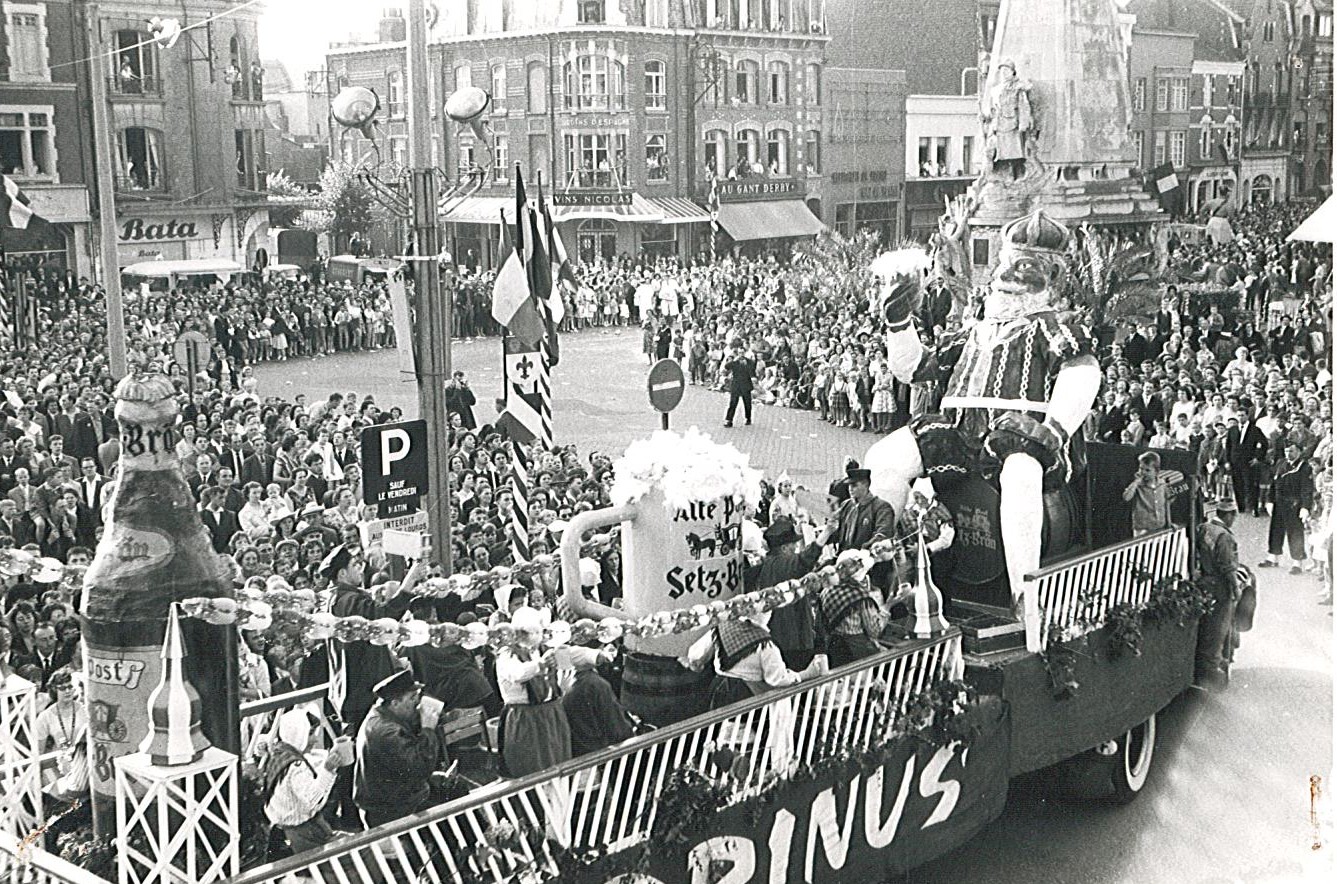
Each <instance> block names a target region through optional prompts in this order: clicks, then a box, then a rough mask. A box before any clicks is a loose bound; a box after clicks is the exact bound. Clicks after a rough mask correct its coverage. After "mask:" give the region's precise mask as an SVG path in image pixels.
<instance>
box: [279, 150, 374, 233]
mask: <svg viewBox="0 0 1337 884" xmlns="http://www.w3.org/2000/svg"><path fill="white" fill-rule="evenodd" d="M375 221H376V219H375V217H374V214H373V203H372V197H371V192H370V191H369V190H368V189H367V186H366V185H365V184H363V183H362V182H361V181H359V180H358V178H357V175H356V174H355V173H354V170H353V167H352V166H350V165H348V164H347V163H331V164H330V165H329V166H328V167H327V168H326V169H325V171H324V172H322V173H321V174H320V192H319V193H318V194H317V195H316V208H315V209H314V210H313V211H306V212H303V213H302V215H301V217H300V218H299V219H298V223H299V225H300V226H301V227H303V228H305V229H306V230H311V231H314V232H317V233H328V234H329V235H330V237H331V239H332V240H333V242H332V246H333V248H334V250H335V251H342V250H344V249H345V248H346V247H347V246H348V243H349V240H351V239H352V238H353V234H355V233H356V234H357V235H358V236H359V237H363V238H365V237H366V236H367V233H368V231H370V230H371V227H372V225H373V224H374V223H375Z"/></svg>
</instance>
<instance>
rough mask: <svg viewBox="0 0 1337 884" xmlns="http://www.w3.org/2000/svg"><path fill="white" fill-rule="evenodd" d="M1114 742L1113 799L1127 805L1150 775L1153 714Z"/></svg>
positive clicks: (1153, 728) (1153, 726) (1152, 755)
mask: <svg viewBox="0 0 1337 884" xmlns="http://www.w3.org/2000/svg"><path fill="white" fill-rule="evenodd" d="M1117 743H1118V750H1117V752H1116V754H1115V758H1114V766H1113V772H1112V774H1111V783H1112V785H1113V786H1114V800H1115V801H1116V802H1117V803H1119V804H1128V803H1129V802H1130V801H1132V800H1133V799H1134V798H1136V797H1137V796H1138V794H1139V793H1140V792H1141V791H1142V788H1143V787H1144V786H1145V785H1146V784H1147V777H1148V776H1150V774H1151V765H1152V760H1153V758H1154V757H1155V754H1156V716H1155V715H1154V714H1153V715H1152V716H1151V717H1150V718H1148V719H1147V720H1146V721H1144V722H1142V723H1141V724H1139V725H1138V726H1136V727H1134V728H1133V729H1132V730H1130V731H1128V733H1126V734H1124V735H1123V736H1122V737H1120V738H1119V739H1118V741H1117Z"/></svg>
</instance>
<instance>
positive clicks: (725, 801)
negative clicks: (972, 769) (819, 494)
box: [460, 681, 980, 884]
mask: <svg viewBox="0 0 1337 884" xmlns="http://www.w3.org/2000/svg"><path fill="white" fill-rule="evenodd" d="M976 699H977V698H976V694H975V690H974V688H972V687H970V686H969V685H967V684H966V683H965V682H962V681H946V682H940V683H938V684H936V685H933V686H932V687H929V688H926V689H925V690H924V691H922V692H920V693H919V694H917V695H915V696H914V697H912V698H911V699H910V700H909V701H908V702H907V703H906V704H905V706H904V708H902V709H900V710H896V709H894V708H893V709H884V710H882V711H881V712H879V713H878V717H877V719H876V720H875V721H874V723H873V731H872V732H873V733H875V734H877V733H880V734H883V735H885V738H884V739H882V740H880V741H878V742H876V743H875V744H874V745H871V746H869V747H867V748H859V747H857V746H850V745H848V744H845V743H842V742H840V741H839V740H837V739H836V737H835V735H831V736H829V737H827V739H826V740H824V741H823V742H822V743H821V744H820V745H819V746H818V747H817V748H816V749H815V751H814V752H813V759H812V761H811V762H810V763H808V764H805V765H803V766H801V767H799V768H798V769H797V770H795V771H794V772H793V774H791V775H790V776H787V777H777V778H775V779H773V780H771V781H770V782H768V783H766V784H765V786H764V787H763V788H762V790H761V791H760V793H759V794H756V795H752V796H749V797H747V798H746V799H744V800H743V801H742V802H738V801H737V800H736V796H737V793H738V791H739V789H740V787H741V785H742V783H743V782H745V781H746V780H747V778H748V775H749V773H750V768H749V763H750V760H749V758H748V757H747V756H746V755H741V754H739V753H736V752H734V751H733V750H731V749H727V748H714V749H710V750H709V751H708V755H707V758H708V762H709V764H708V767H709V768H710V771H709V772H703V771H702V770H699V769H697V768H696V767H695V766H692V765H690V764H689V765H686V766H684V767H683V768H682V769H680V770H678V771H675V772H674V773H673V774H671V775H670V776H669V777H668V778H667V781H666V782H665V784H664V787H663V788H662V789H661V790H660V793H659V797H658V801H657V802H656V805H657V811H656V812H655V818H654V825H653V826H652V828H651V831H650V835H649V837H648V838H646V839H645V841H643V842H642V843H641V844H640V845H638V846H637V847H634V848H631V849H629V850H625V851H621V852H619V853H609V852H608V851H607V850H606V849H605V848H603V847H599V848H593V849H576V848H564V847H560V846H558V845H557V844H556V843H554V842H553V841H551V840H550V839H548V838H547V836H546V834H545V833H544V832H543V831H541V830H540V829H538V828H536V827H534V826H532V825H529V824H526V825H524V826H523V827H516V826H514V825H511V824H510V823H501V824H498V825H496V826H493V827H492V828H491V829H489V830H488V832H487V833H486V837H485V839H484V841H483V843H482V844H480V845H479V846H478V848H476V850H475V853H474V857H473V860H474V861H473V863H470V864H467V865H468V866H470V867H468V868H461V869H460V872H461V875H462V879H463V884H483V882H485V881H491V880H492V878H491V876H490V875H489V874H487V873H485V872H484V871H482V870H483V869H485V868H486V865H487V862H488V861H489V860H492V859H497V860H499V861H502V860H505V863H504V865H505V866H506V867H509V866H511V865H515V866H516V867H515V868H508V871H509V872H510V873H511V874H515V875H525V874H527V875H528V877H529V879H531V880H538V879H539V878H540V877H541V875H540V873H539V870H538V869H537V868H535V867H534V866H533V865H529V866H523V865H521V864H519V859H520V857H522V856H524V855H526V854H529V853H530V852H531V851H532V855H534V856H543V855H544V854H545V853H546V855H547V856H549V857H550V858H551V859H552V861H553V864H554V865H555V866H556V869H557V878H558V879H559V880H565V879H566V878H567V876H572V877H576V876H589V877H591V878H601V879H602V880H611V879H613V878H615V877H617V876H619V875H627V874H632V873H635V872H642V873H643V872H646V871H648V869H649V866H650V859H651V856H652V853H657V854H663V852H664V851H665V850H668V851H673V852H675V853H683V852H685V851H686V850H688V849H690V847H691V846H692V844H694V843H695V842H696V841H697V840H698V838H699V836H701V835H703V834H705V833H707V832H709V831H710V829H711V827H712V826H713V825H714V824H715V821H716V818H717V817H718V815H719V813H720V812H721V811H723V810H725V809H726V808H730V807H738V808H741V809H742V811H743V812H744V813H746V814H748V815H749V818H750V819H752V820H754V821H756V822H758V823H759V822H760V821H761V820H762V818H763V817H764V814H765V812H766V809H767V808H768V807H769V806H770V805H772V804H774V803H775V802H776V801H777V800H778V799H779V797H780V794H781V793H782V792H783V791H784V790H785V789H786V788H791V787H793V786H798V785H803V784H806V783H810V782H815V781H818V780H830V779H837V780H838V779H841V778H848V777H850V776H852V775H854V774H856V773H864V774H867V773H871V772H872V771H874V770H876V769H877V768H879V767H881V766H882V765H884V764H885V763H886V762H887V761H888V760H889V759H891V758H892V757H893V756H894V755H896V754H897V753H899V752H901V751H903V750H904V749H905V748H907V747H909V746H915V745H925V746H929V747H932V748H935V749H936V748H941V747H942V746H946V745H949V744H951V743H961V744H963V745H966V746H969V745H970V744H971V743H972V742H973V741H974V740H975V738H976V737H977V736H978V734H979V731H980V724H979V722H978V721H977V720H976V719H975V717H974V716H973V715H972V714H971V713H972V711H973V710H974V709H975V708H976ZM648 812H649V809H647V813H648ZM526 847H528V848H530V850H526Z"/></svg>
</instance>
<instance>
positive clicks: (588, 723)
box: [562, 669, 632, 758]
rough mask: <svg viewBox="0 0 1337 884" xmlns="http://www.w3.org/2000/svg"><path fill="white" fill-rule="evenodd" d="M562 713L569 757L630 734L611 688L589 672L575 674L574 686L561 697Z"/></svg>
mask: <svg viewBox="0 0 1337 884" xmlns="http://www.w3.org/2000/svg"><path fill="white" fill-rule="evenodd" d="M562 710H563V711H564V712H565V713H566V720H567V722H568V723H569V724H570V725H571V757H572V758H577V757H579V756H581V755H588V754H589V753H591V752H597V751H598V750H600V749H603V748H604V747H606V746H612V745H613V744H614V743H620V742H622V741H623V740H625V739H627V738H629V737H630V736H631V734H632V729H631V719H629V718H628V717H627V710H625V709H623V708H622V704H621V703H619V702H618V700H617V696H616V695H615V694H614V693H613V687H612V685H610V684H609V683H608V682H607V681H606V680H605V679H604V677H603V676H602V675H600V674H599V673H598V672H596V671H595V670H593V669H586V670H583V671H581V672H579V673H577V674H576V682H575V684H573V685H572V686H571V690H570V691H568V692H567V693H566V695H565V696H564V697H562Z"/></svg>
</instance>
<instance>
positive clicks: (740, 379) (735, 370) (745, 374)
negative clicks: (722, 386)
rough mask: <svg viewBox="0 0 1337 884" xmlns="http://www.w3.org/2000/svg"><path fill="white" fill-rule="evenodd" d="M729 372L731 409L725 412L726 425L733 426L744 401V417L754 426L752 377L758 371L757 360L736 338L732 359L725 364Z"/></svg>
mask: <svg viewBox="0 0 1337 884" xmlns="http://www.w3.org/2000/svg"><path fill="white" fill-rule="evenodd" d="M725 368H726V369H728V372H729V410H728V411H726V412H725V413H724V425H725V426H726V427H732V426H733V416H734V412H735V411H737V410H738V403H739V402H740V401H741V402H742V403H743V419H744V420H745V421H747V425H748V426H749V427H750V426H752V379H753V377H754V376H755V375H756V373H757V362H756V360H754V359H753V358H752V357H751V356H749V355H748V354H747V353H746V352H745V351H744V350H743V342H742V341H741V340H735V341H734V342H733V347H732V349H731V351H730V359H729V361H728V363H726V364H725Z"/></svg>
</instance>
